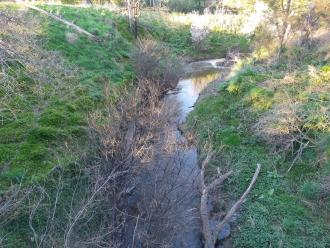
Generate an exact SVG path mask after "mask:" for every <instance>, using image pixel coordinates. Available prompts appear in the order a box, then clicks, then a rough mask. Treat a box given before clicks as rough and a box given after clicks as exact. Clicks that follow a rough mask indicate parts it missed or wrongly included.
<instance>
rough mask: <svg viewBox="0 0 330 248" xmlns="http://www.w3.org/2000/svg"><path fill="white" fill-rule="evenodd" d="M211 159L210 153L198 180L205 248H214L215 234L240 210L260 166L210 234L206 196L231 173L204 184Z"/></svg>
mask: <svg viewBox="0 0 330 248" xmlns="http://www.w3.org/2000/svg"><path fill="white" fill-rule="evenodd" d="M211 158H212V153H210V152H209V153H208V155H207V156H206V159H205V160H204V161H203V163H202V168H201V172H200V179H201V185H202V196H201V206H200V213H201V219H202V233H203V238H204V247H205V248H214V246H215V243H216V241H217V234H218V233H219V232H220V231H221V230H222V229H223V227H224V226H225V224H226V223H228V222H229V221H230V219H231V218H232V216H233V215H234V214H235V212H236V211H237V210H238V209H239V208H240V206H241V205H242V203H243V202H244V201H245V200H246V198H247V196H248V194H249V193H250V191H251V190H252V187H253V185H254V184H255V182H256V180H257V177H258V175H259V172H260V168H261V166H260V164H257V168H256V171H255V173H254V175H253V178H252V180H251V182H250V185H249V187H248V188H247V189H246V190H245V192H244V194H243V195H242V196H241V197H240V199H239V200H238V201H237V202H236V203H235V204H234V205H233V206H232V208H231V209H230V210H229V211H228V213H227V214H226V216H225V217H224V218H223V220H222V221H221V222H220V223H219V224H218V225H217V226H216V228H215V231H214V232H212V231H211V228H210V217H209V213H208V207H207V200H208V194H209V192H210V191H211V190H212V189H214V188H215V187H217V186H218V185H221V184H222V183H223V181H224V180H226V179H227V178H228V177H229V176H230V175H231V174H232V173H233V172H232V171H229V172H227V173H225V174H222V175H218V176H217V178H216V179H215V180H214V181H213V182H211V183H210V184H209V185H206V184H205V168H206V166H207V165H208V163H209V162H210V160H211Z"/></svg>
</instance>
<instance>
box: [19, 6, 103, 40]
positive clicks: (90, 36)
mask: <svg viewBox="0 0 330 248" xmlns="http://www.w3.org/2000/svg"><path fill="white" fill-rule="evenodd" d="M25 6H26V7H28V8H29V9H33V10H35V11H38V12H40V13H42V14H44V15H46V16H49V17H51V18H53V19H55V20H57V21H60V22H62V23H64V24H66V25H67V26H69V27H71V28H73V29H75V30H76V31H77V32H78V33H81V34H84V35H87V36H88V37H89V38H92V39H93V40H98V37H97V36H95V35H93V34H91V33H90V32H88V31H86V30H85V29H83V28H82V27H79V26H78V25H76V24H74V23H72V22H69V21H67V20H64V19H62V18H61V17H58V16H57V15H54V14H52V13H49V12H47V11H45V10H43V9H40V8H38V7H36V6H33V5H30V4H25Z"/></svg>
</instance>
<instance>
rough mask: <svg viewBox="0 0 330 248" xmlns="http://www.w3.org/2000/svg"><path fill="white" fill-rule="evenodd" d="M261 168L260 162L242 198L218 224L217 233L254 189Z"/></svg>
mask: <svg viewBox="0 0 330 248" xmlns="http://www.w3.org/2000/svg"><path fill="white" fill-rule="evenodd" d="M260 168H261V166H260V164H257V168H256V171H255V172H254V175H253V178H252V180H251V182H250V185H249V187H248V188H247V189H246V190H245V192H244V194H243V195H242V196H241V198H240V199H239V200H238V201H237V202H236V203H235V204H234V205H233V206H232V207H231V209H230V210H229V212H228V213H227V214H226V216H225V218H223V220H222V221H221V222H220V224H218V225H217V229H216V231H217V233H218V232H219V231H221V229H222V228H223V227H224V225H225V224H226V223H227V222H228V221H229V220H230V219H231V218H232V217H233V215H234V213H235V212H236V211H237V210H238V209H239V208H240V206H241V205H242V203H243V202H244V201H245V200H246V198H247V196H248V194H249V193H250V191H251V190H252V187H253V185H254V184H255V182H256V180H257V177H258V175H259V172H260Z"/></svg>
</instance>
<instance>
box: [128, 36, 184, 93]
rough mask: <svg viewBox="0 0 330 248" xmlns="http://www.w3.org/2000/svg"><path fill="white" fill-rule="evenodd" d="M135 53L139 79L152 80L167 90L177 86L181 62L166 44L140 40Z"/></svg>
mask: <svg viewBox="0 0 330 248" xmlns="http://www.w3.org/2000/svg"><path fill="white" fill-rule="evenodd" d="M138 46H139V47H138V49H137V50H136V52H135V53H134V54H133V63H134V66H135V70H136V73H137V76H138V78H139V80H150V81H152V82H154V83H158V84H159V85H160V90H161V91H162V92H166V91H167V90H169V89H172V88H174V87H175V86H176V84H177V82H178V80H179V78H180V76H181V72H182V68H181V64H180V63H179V61H178V60H177V59H176V58H175V57H174V56H171V55H170V54H171V52H170V51H169V50H168V48H166V47H165V46H162V45H161V44H159V43H156V42H155V41H151V40H140V41H139V43H138Z"/></svg>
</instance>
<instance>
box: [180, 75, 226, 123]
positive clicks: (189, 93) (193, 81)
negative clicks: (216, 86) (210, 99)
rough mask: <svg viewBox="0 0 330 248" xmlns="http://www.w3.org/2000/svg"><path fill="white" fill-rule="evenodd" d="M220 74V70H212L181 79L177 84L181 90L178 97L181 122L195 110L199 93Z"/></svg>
mask: <svg viewBox="0 0 330 248" xmlns="http://www.w3.org/2000/svg"><path fill="white" fill-rule="evenodd" d="M219 76H220V72H218V71H213V72H212V71H211V72H207V73H203V74H199V75H195V76H193V77H190V78H185V79H182V80H180V81H179V83H178V86H177V88H178V90H179V92H178V94H177V96H176V97H177V100H178V101H179V102H180V105H181V106H180V108H181V114H180V122H183V121H184V120H185V118H186V116H187V115H188V113H189V112H190V111H192V110H193V106H194V104H195V102H196V101H197V99H198V96H199V94H200V93H201V92H202V91H203V90H204V89H205V87H206V86H207V85H208V84H209V83H211V82H213V81H214V80H216V79H217V78H219Z"/></svg>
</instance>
